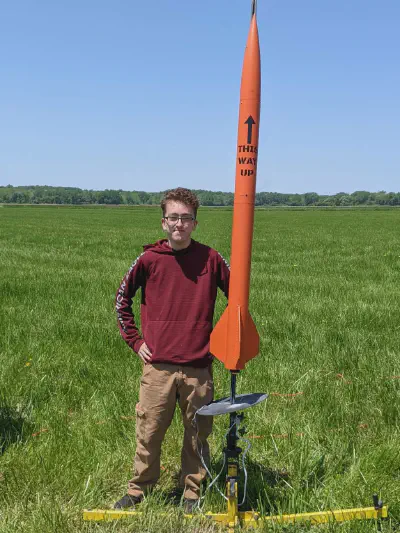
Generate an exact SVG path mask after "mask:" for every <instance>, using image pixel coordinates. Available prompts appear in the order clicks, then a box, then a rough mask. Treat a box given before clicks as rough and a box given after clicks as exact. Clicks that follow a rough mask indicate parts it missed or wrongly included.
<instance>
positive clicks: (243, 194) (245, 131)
mask: <svg viewBox="0 0 400 533" xmlns="http://www.w3.org/2000/svg"><path fill="white" fill-rule="evenodd" d="M260 85H261V74H260V45H259V42H258V29H257V19H256V0H253V2H252V13H251V22H250V30H249V34H248V37H247V44H246V50H245V53H244V60H243V69H242V81H241V85H240V107H239V127H238V142H237V154H236V177H235V198H234V204H233V226H232V246H231V275H230V283H229V298H228V307H227V308H226V309H225V312H224V313H223V315H222V316H221V318H220V320H219V321H218V323H217V325H216V326H215V328H214V330H213V332H212V333H211V339H210V352H211V353H212V354H213V355H215V357H217V358H218V359H219V360H220V361H222V362H223V363H224V365H225V367H226V368H227V369H228V370H233V371H235V370H242V369H243V368H244V367H245V365H246V363H247V361H249V360H250V359H252V358H253V357H255V356H256V355H257V354H258V352H259V342H260V338H259V335H258V333H257V329H256V326H255V324H254V322H253V319H252V318H251V316H250V313H249V289H250V267H251V247H252V241H253V226H254V202H255V192H256V175H257V158H258V130H259V122H260Z"/></svg>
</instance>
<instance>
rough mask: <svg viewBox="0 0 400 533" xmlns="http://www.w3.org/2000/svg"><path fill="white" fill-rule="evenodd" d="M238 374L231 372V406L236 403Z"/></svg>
mask: <svg viewBox="0 0 400 533" xmlns="http://www.w3.org/2000/svg"><path fill="white" fill-rule="evenodd" d="M237 375H238V372H231V404H234V403H235V402H236V376H237Z"/></svg>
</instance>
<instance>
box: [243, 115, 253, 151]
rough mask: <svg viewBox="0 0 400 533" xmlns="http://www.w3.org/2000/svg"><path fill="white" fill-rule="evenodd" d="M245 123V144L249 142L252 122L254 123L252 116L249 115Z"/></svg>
mask: <svg viewBox="0 0 400 533" xmlns="http://www.w3.org/2000/svg"><path fill="white" fill-rule="evenodd" d="M245 124H247V128H248V129H247V144H251V135H252V130H253V124H255V122H254V118H253V117H252V116H251V115H250V116H249V118H248V119H247V120H246V122H245Z"/></svg>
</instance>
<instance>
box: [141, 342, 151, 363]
mask: <svg viewBox="0 0 400 533" xmlns="http://www.w3.org/2000/svg"><path fill="white" fill-rule="evenodd" d="M138 356H139V357H140V359H141V360H142V361H143V363H144V364H145V365H146V364H147V363H150V362H151V358H152V356H153V354H152V353H151V351H150V350H149V347H148V346H147V344H146V343H145V342H144V343H143V344H142V346H141V347H140V348H139V351H138Z"/></svg>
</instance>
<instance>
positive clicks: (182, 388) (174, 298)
mask: <svg viewBox="0 0 400 533" xmlns="http://www.w3.org/2000/svg"><path fill="white" fill-rule="evenodd" d="M198 207H199V201H198V199H197V197H196V196H195V195H194V194H193V193H192V192H191V191H189V190H188V189H184V188H181V187H179V188H177V189H173V190H171V191H169V192H167V193H166V194H165V195H164V198H163V200H162V202H161V209H162V212H163V218H162V221H161V224H162V228H163V230H164V232H165V233H166V237H167V238H166V239H163V240H160V241H158V242H156V243H155V244H151V245H147V246H145V247H144V252H143V253H142V254H141V255H140V256H139V257H138V258H137V259H136V260H135V261H134V263H133V264H132V266H131V268H130V269H129V271H128V273H127V274H126V276H125V277H124V278H123V280H122V283H121V286H120V288H119V289H118V292H117V298H116V309H117V315H118V326H119V329H120V332H121V335H122V337H123V338H124V340H125V341H126V342H127V344H128V345H129V346H130V347H131V348H132V349H133V350H134V351H135V352H136V353H137V354H138V355H139V357H140V358H141V360H142V361H143V363H144V368H143V375H142V378H141V382H140V391H139V403H138V404H137V405H136V455H135V460H134V477H133V478H132V479H131V480H130V481H129V483H128V493H127V494H126V495H125V496H124V497H123V498H121V499H120V500H119V501H118V502H116V503H115V505H114V508H115V509H123V508H126V507H133V506H134V505H135V504H137V503H139V502H140V501H141V500H142V499H143V496H144V494H145V493H146V492H147V491H148V490H149V489H151V488H152V487H153V486H154V485H155V483H156V482H157V480H158V478H159V476H160V453H161V444H162V441H163V438H164V436H165V433H166V431H167V429H168V427H169V426H170V424H171V421H172V418H173V414H174V411H175V406H176V402H177V401H178V403H179V407H180V409H181V413H182V419H183V424H184V440H183V448H182V453H181V478H180V485H181V486H182V487H183V489H184V500H185V511H186V512H191V511H192V509H193V507H194V505H195V503H196V502H197V500H198V498H199V495H200V485H201V482H202V480H203V479H204V478H205V475H206V472H205V469H204V467H203V466H202V464H201V460H200V458H199V456H198V453H197V442H196V439H197V438H198V439H199V440H200V447H201V448H202V450H203V455H204V457H205V459H206V461H207V460H208V458H209V448H208V444H207V437H208V436H209V434H210V433H211V428H212V417H199V419H198V428H197V429H198V436H197V431H196V429H195V428H194V427H193V426H192V420H193V417H194V414H195V412H196V411H197V410H198V409H200V407H202V406H203V405H206V404H208V403H210V402H211V401H212V399H213V380H212V373H211V363H212V359H213V357H212V355H211V354H210V352H209V339H210V333H211V330H212V321H213V314H214V306H215V299H216V296H217V287H219V288H220V289H222V290H223V291H224V293H225V296H226V297H228V287H229V266H228V264H227V262H226V261H225V260H224V259H223V257H222V256H221V255H220V254H219V253H218V252H216V251H215V250H213V249H212V248H209V247H208V246H205V245H204V244H200V243H198V242H196V241H194V240H193V239H192V238H191V234H192V232H193V231H194V230H195V229H196V226H197V220H196V215H197V209H198ZM139 287H140V288H141V292H142V296H141V323H142V336H141V335H140V334H139V331H138V329H137V327H136V325H135V321H134V316H133V313H132V298H133V297H134V295H135V293H136V291H137V290H138V289H139Z"/></svg>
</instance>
